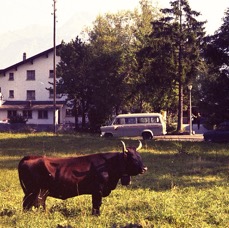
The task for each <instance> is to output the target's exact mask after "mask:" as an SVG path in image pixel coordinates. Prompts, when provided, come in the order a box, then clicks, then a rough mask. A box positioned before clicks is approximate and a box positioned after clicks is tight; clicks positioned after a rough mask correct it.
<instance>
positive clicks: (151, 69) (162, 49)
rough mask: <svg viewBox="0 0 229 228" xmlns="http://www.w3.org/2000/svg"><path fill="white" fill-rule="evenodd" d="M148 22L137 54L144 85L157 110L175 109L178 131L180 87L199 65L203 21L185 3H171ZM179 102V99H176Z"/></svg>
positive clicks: (181, 87) (181, 93) (180, 121)
mask: <svg viewBox="0 0 229 228" xmlns="http://www.w3.org/2000/svg"><path fill="white" fill-rule="evenodd" d="M161 11H162V13H163V15H162V17H161V18H160V19H159V20H156V21H153V22H152V30H153V31H152V33H151V34H150V37H149V38H148V43H147V46H146V47H144V48H143V49H142V50H141V51H140V52H139V62H140V66H141V72H142V74H144V80H145V81H144V83H145V85H147V91H150V92H151V93H150V96H151V97H152V102H153V104H154V105H156V106H157V107H158V109H159V110H160V109H166V110H170V111H174V110H177V109H178V125H177V127H178V131H180V130H181V129H182V121H183V95H184V94H183V93H184V91H183V90H184V86H187V85H188V83H190V82H192V81H193V80H194V79H195V77H196V76H197V74H198V72H199V70H198V69H199V66H200V64H201V55H200V54H201V45H202V42H203V37H204V31H203V24H204V22H198V21H197V20H196V17H198V16H199V15H200V14H199V13H198V12H196V11H194V10H191V8H190V6H189V4H188V1H181V0H175V1H172V2H171V8H170V9H167V8H166V9H162V10H161ZM177 99H179V100H177Z"/></svg>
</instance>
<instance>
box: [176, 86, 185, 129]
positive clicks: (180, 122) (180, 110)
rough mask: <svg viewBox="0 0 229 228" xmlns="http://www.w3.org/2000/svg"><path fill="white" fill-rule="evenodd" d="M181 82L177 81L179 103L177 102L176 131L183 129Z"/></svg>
mask: <svg viewBox="0 0 229 228" xmlns="http://www.w3.org/2000/svg"><path fill="white" fill-rule="evenodd" d="M183 89H184V88H183V84H182V83H181V82H180V83H179V104H178V123H177V131H178V132H182V131H183Z"/></svg>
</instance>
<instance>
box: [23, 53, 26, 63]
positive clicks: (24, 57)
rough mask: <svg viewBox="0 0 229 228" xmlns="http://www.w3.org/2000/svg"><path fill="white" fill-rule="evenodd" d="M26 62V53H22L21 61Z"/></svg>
mask: <svg viewBox="0 0 229 228" xmlns="http://www.w3.org/2000/svg"><path fill="white" fill-rule="evenodd" d="M25 60H26V53H25V52H24V53H23V61H25Z"/></svg>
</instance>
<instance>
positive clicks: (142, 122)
mask: <svg viewBox="0 0 229 228" xmlns="http://www.w3.org/2000/svg"><path fill="white" fill-rule="evenodd" d="M137 120H138V123H140V124H145V123H148V117H138V119H137Z"/></svg>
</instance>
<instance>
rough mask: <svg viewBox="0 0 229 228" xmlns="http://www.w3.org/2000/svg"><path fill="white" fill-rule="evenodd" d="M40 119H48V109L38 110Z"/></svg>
mask: <svg viewBox="0 0 229 228" xmlns="http://www.w3.org/2000/svg"><path fill="white" fill-rule="evenodd" d="M38 119H48V111H47V110H39V111H38Z"/></svg>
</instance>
